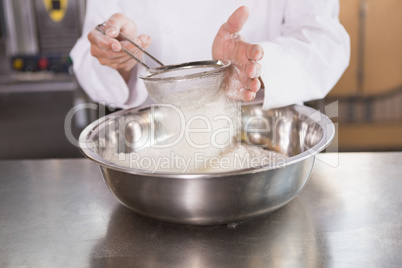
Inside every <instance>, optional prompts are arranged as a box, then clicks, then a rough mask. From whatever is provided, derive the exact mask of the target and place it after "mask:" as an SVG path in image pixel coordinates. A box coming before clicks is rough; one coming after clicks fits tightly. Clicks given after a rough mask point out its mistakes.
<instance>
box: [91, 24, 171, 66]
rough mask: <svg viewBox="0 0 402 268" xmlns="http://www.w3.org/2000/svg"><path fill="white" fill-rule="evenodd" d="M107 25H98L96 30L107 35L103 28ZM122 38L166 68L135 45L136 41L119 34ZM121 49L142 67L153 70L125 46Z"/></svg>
mask: <svg viewBox="0 0 402 268" xmlns="http://www.w3.org/2000/svg"><path fill="white" fill-rule="evenodd" d="M104 26H105V24H104V23H102V24H98V25H97V26H96V30H98V31H99V32H101V33H102V34H104V35H106V32H105V31H104V30H103V29H102V28H101V27H104ZM119 36H120V37H122V38H123V39H125V40H127V41H128V42H130V43H131V44H133V45H134V46H136V47H137V48H138V49H139V50H141V51H142V52H143V53H144V54H146V55H147V56H148V57H150V58H151V59H153V60H154V61H155V62H156V63H158V64H159V65H160V66H164V64H163V63H162V62H160V61H159V60H158V59H156V58H155V57H154V56H152V55H151V54H149V53H148V52H147V51H146V50H144V49H143V48H142V47H140V46H139V45H138V44H137V43H135V42H134V41H132V40H131V39H130V38H128V37H127V36H126V35H124V34H122V33H120V34H119ZM121 49H122V50H123V51H124V52H126V53H127V54H128V55H130V56H131V57H132V58H133V59H135V60H136V61H137V62H138V63H140V64H141V65H142V66H144V67H145V68H146V69H147V70H149V69H151V68H150V67H149V66H148V65H147V64H145V63H144V62H143V61H142V60H140V59H139V58H137V57H136V56H135V55H134V54H133V53H131V52H130V51H129V50H128V49H126V48H125V47H124V46H121Z"/></svg>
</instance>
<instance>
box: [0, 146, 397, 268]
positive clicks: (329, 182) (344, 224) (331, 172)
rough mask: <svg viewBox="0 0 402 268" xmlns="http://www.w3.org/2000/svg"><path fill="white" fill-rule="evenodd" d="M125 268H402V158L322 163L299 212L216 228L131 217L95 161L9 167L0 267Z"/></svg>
mask: <svg viewBox="0 0 402 268" xmlns="http://www.w3.org/2000/svg"><path fill="white" fill-rule="evenodd" d="M206 198H208V197H206ZM124 266H131V267H133V266H136V267H401V266H402V153H340V154H335V153H332V154H321V155H319V157H318V159H317V161H316V163H315V167H314V171H313V174H312V177H311V178H310V180H309V181H308V182H307V185H306V187H305V188H304V189H303V190H302V192H301V193H300V194H299V196H298V197H297V198H296V199H294V200H293V201H292V202H291V203H289V204H288V205H286V206H285V207H283V208H282V209H279V210H277V211H275V212H273V213H271V214H269V215H265V216H262V217H259V218H255V219H251V220H248V221H246V222H242V223H238V224H231V225H227V226H216V227H193V226H184V225H175V224H169V223H165V222H160V221H156V220H152V219H149V218H145V217H142V216H139V215H137V214H135V213H134V212H131V211H130V210H128V209H126V208H125V207H123V206H122V205H120V204H119V203H118V202H117V201H116V200H115V199H114V197H113V195H112V194H111V193H110V192H109V190H108V189H107V187H106V185H105V184H104V182H103V180H102V177H101V175H100V172H99V168H98V167H97V166H96V165H95V164H94V163H92V162H90V161H89V160H86V159H75V160H72V159H71V160H27V161H0V267H124Z"/></svg>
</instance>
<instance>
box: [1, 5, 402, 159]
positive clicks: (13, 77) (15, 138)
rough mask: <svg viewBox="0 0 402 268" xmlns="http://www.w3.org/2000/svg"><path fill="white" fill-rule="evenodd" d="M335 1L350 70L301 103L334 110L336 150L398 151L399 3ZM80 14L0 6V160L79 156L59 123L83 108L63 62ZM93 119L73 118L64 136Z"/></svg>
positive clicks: (80, 10) (401, 124) (401, 144)
mask: <svg viewBox="0 0 402 268" xmlns="http://www.w3.org/2000/svg"><path fill="white" fill-rule="evenodd" d="M340 3H341V12H340V20H341V22H342V24H343V25H344V26H345V28H346V30H347V31H348V32H349V34H350V37H351V43H352V47H351V49H352V50H351V51H352V54H351V61H350V66H349V68H348V69H347V71H346V72H345V74H344V75H343V77H342V78H341V80H340V81H339V82H338V84H337V85H336V86H335V88H334V89H333V90H332V91H331V93H330V94H329V95H328V96H327V97H326V98H325V99H324V100H320V101H313V102H310V103H308V105H311V106H313V107H315V108H318V109H322V110H323V111H324V112H325V107H326V106H327V105H328V104H331V103H334V104H335V106H332V107H337V108H338V109H337V112H336V113H335V114H334V113H332V114H331V116H332V118H331V119H332V120H333V121H334V122H335V123H337V127H338V137H337V139H336V140H337V148H338V150H339V151H390V150H402V49H401V48H402V16H400V14H402V1H400V0H381V1H380V0H341V1H340ZM84 14H85V1H83V0H69V1H66V0H0V159H33V158H61V157H63V158H64V157H81V154H80V152H79V151H78V149H77V148H76V147H75V146H74V145H72V144H71V143H70V142H69V140H68V139H67V137H66V134H65V131H64V130H65V126H64V124H65V118H66V116H67V114H68V113H69V112H71V109H72V108H73V107H74V106H76V105H77V104H80V103H86V102H89V100H88V98H87V97H86V95H85V94H84V93H83V92H82V90H81V89H80V87H79V85H78V83H77V82H76V80H75V79H74V75H73V73H72V69H71V60H70V58H69V57H68V53H69V51H70V49H71V48H72V46H73V45H74V43H75V40H76V39H77V38H78V37H79V36H80V34H81V27H82V22H83V18H84ZM334 115H335V116H334ZM336 115H337V116H336ZM96 116H97V112H96V111H94V110H91V109H86V110H80V111H78V112H76V113H74V116H73V117H72V120H71V124H69V126H71V134H72V135H73V136H74V137H78V135H79V133H80V132H81V130H82V129H83V128H84V127H85V126H86V125H87V124H89V123H90V122H92V121H93V120H95V119H96Z"/></svg>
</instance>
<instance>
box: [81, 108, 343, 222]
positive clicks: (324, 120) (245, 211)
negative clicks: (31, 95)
mask: <svg viewBox="0 0 402 268" xmlns="http://www.w3.org/2000/svg"><path fill="white" fill-rule="evenodd" d="M156 110H157V109H156ZM165 117H166V114H164V113H161V112H160V113H158V112H157V111H155V109H154V110H152V109H150V108H145V109H128V110H123V111H119V112H116V113H114V114H113V115H110V116H106V117H103V118H101V119H99V120H98V121H95V122H93V123H92V124H90V125H89V126H87V127H86V128H85V129H84V131H83V132H82V133H81V135H80V138H79V146H80V149H81V151H82V152H83V154H84V155H85V156H86V157H88V158H89V159H91V160H92V161H94V162H96V163H98V164H99V165H100V169H101V171H102V175H103V178H104V180H105V182H106V184H107V185H108V187H109V189H110V190H111V191H112V193H113V194H114V195H115V196H116V198H117V199H118V200H119V201H120V202H121V203H122V204H123V205H125V206H127V207H129V208H131V209H132V210H134V211H136V212H137V213H140V214H143V215H146V216H149V217H153V218H157V219H160V220H166V221H170V222H176V223H182V224H195V225H216V224H224V223H228V222H236V221H242V220H244V219H247V218H249V217H253V216H257V215H261V214H264V213H268V212H271V211H273V210H276V209H278V208H280V207H282V206H284V205H285V204H286V203H288V202H290V201H291V200H292V199H293V198H295V197H296V195H297V194H298V192H299V191H300V190H301V189H302V188H303V186H304V184H305V183H306V181H307V179H308V178H309V176H310V173H311V170H312V168H313V163H314V159H315V155H316V154H318V153H319V152H321V151H322V150H324V149H325V148H326V147H327V146H328V145H329V144H330V143H331V141H332V139H333V138H334V134H335V128H334V125H333V123H332V122H331V121H330V119H329V118H328V117H327V116H325V115H323V114H321V113H320V112H318V111H316V110H314V109H312V108H309V107H305V106H300V105H294V106H289V107H285V108H280V109H274V110H268V111H267V110H263V109H262V105H261V104H253V105H246V106H243V107H242V120H243V126H244V128H243V132H242V133H243V134H242V139H243V141H245V142H248V143H249V144H250V143H251V144H254V145H260V146H266V147H267V149H269V150H275V151H277V152H280V153H282V154H284V155H286V156H288V158H287V159H286V160H284V163H282V165H279V166H260V167H257V168H250V169H242V170H236V171H230V172H222V173H203V174H201V173H199V174H188V173H187V174H182V173H178V174H175V173H162V172H155V173H152V172H149V171H144V170H139V169H130V168H128V167H125V166H121V165H118V164H115V163H113V162H111V161H108V160H106V159H105V158H104V156H105V155H106V154H109V155H110V153H131V152H133V151H135V150H134V149H133V148H131V147H128V146H127V144H132V143H141V142H144V144H146V143H147V141H148V140H149V136H150V135H151V130H150V128H151V127H150V125H151V124H152V123H151V121H152V120H154V121H155V125H157V124H158V122H163V121H164V120H166V118H165ZM157 135H158V136H157V137H156V139H158V138H159V139H163V138H164V137H167V136H169V133H162V131H160V132H159V133H157ZM176 153H180V152H176Z"/></svg>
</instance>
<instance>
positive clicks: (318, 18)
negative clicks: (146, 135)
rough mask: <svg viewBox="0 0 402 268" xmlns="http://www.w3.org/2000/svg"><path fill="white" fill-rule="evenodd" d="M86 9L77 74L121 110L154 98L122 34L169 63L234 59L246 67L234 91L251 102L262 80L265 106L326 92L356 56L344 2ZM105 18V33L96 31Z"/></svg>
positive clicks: (277, 0)
mask: <svg viewBox="0 0 402 268" xmlns="http://www.w3.org/2000/svg"><path fill="white" fill-rule="evenodd" d="M243 4H245V5H247V7H246V6H242V5H243ZM239 6H240V7H239ZM86 10H87V13H86V16H85V22H84V28H83V35H82V37H81V38H80V39H79V40H78V41H77V43H76V45H75V46H74V48H73V50H72V51H71V57H72V59H73V63H74V65H73V68H74V72H75V74H76V77H77V79H78V81H79V83H80V84H81V86H82V87H83V89H84V90H85V91H86V93H87V94H88V95H89V96H90V97H91V98H92V100H93V101H95V102H101V103H105V104H107V105H110V104H112V105H114V106H116V107H120V108H129V107H137V106H141V105H144V104H146V103H149V102H150V100H149V98H148V94H147V91H146V89H145V86H144V84H143V82H142V81H141V80H140V79H138V78H137V75H138V74H139V73H141V72H144V71H145V69H144V67H142V66H141V65H140V64H137V62H136V61H135V60H134V59H132V58H131V57H129V56H128V55H127V54H126V53H124V52H123V51H122V49H121V46H122V45H123V46H124V47H125V48H127V49H129V50H130V51H131V52H132V53H133V54H135V55H137V56H138V57H141V56H142V55H141V52H140V51H139V50H138V49H137V48H135V47H134V46H133V45H131V44H129V43H128V42H126V41H123V42H121V43H119V42H118V41H117V40H116V39H115V37H117V36H118V35H119V33H123V34H125V35H126V36H128V37H129V38H130V39H132V40H135V41H136V42H137V43H138V44H139V45H141V46H142V47H143V48H144V49H147V50H148V51H149V52H150V53H151V54H152V55H154V56H155V57H156V58H158V59H159V60H161V61H162V62H163V63H164V64H176V63H182V62H189V61H199V60H208V59H211V57H212V58H213V59H219V60H230V61H231V62H232V63H233V64H234V66H235V67H236V68H237V69H238V70H239V72H233V73H232V75H233V77H232V79H236V80H238V81H239V83H235V84H237V85H238V86H237V87H236V88H232V89H231V90H232V91H233V92H232V94H231V96H233V97H234V98H237V99H241V100H244V101H251V100H253V99H254V98H255V96H256V93H257V92H258V91H259V90H260V88H261V87H262V83H261V82H260V81H263V84H264V87H263V88H264V89H263V90H264V92H263V95H264V97H263V98H264V104H263V106H264V108H266V109H269V108H276V107H281V106H286V105H291V104H295V103H302V102H304V101H309V100H313V99H320V98H323V97H325V95H326V94H327V93H328V92H329V91H330V90H331V89H332V87H333V86H334V85H335V84H336V82H337V81H338V79H339V78H340V77H341V75H342V73H343V72H344V71H345V69H346V67H347V66H348V63H349V58H350V40H349V36H348V34H347V32H346V31H345V29H344V28H343V27H342V25H341V24H340V23H339V19H338V14H339V1H338V0H325V1H324V0H323V1H316V0H303V1H301V0H287V1H284V0H266V1H260V0H249V1H240V0H222V1H213V0H204V1H185V0H172V1H161V0H159V1H158V0H150V1H141V0H131V1H107V0H97V1H95V0H88V1H87V9H86ZM225 20H226V22H225ZM104 21H105V31H106V35H103V34H101V33H100V32H98V31H97V30H96V29H95V26H96V25H97V24H99V23H101V22H104ZM222 23H223V24H222ZM144 60H145V61H146V58H145V59H144ZM259 78H261V79H259Z"/></svg>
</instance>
